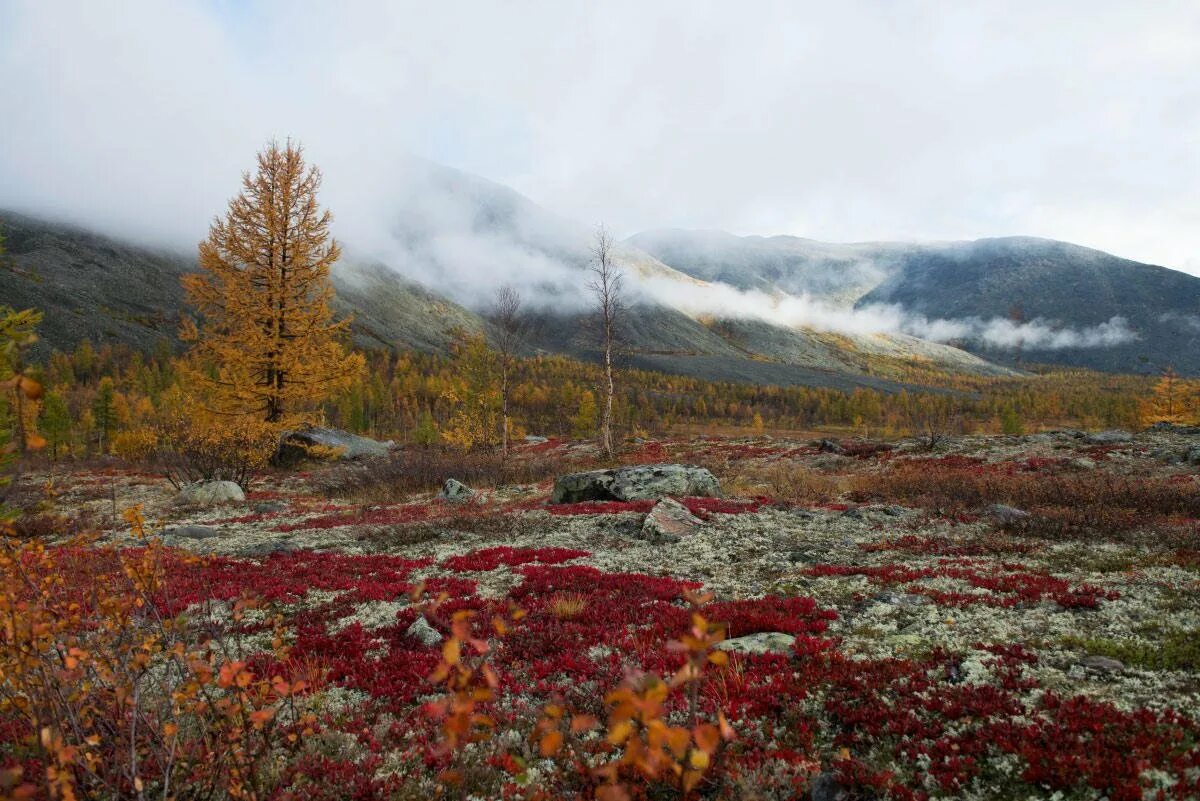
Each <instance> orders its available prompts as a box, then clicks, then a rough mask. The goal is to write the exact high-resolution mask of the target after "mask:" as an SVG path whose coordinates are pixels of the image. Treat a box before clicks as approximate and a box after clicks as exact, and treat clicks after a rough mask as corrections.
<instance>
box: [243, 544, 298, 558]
mask: <svg viewBox="0 0 1200 801" xmlns="http://www.w3.org/2000/svg"><path fill="white" fill-rule="evenodd" d="M298 550H300V546H298V545H296V544H295V543H292V542H288V541H287V540H270V541H268V542H260V543H258V544H257V545H252V546H250V547H249V548H245V549H243V550H242V552H241V553H242V555H243V556H253V557H256V558H261V557H264V556H271V555H273V554H277V553H292V552H293V551H298Z"/></svg>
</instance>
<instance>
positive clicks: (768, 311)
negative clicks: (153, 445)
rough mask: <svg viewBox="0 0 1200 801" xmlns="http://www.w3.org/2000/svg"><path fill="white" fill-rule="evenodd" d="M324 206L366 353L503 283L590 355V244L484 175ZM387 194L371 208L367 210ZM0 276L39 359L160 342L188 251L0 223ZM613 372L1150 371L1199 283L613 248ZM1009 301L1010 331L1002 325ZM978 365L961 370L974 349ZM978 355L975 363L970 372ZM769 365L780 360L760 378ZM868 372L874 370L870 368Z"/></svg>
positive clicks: (1126, 273) (1076, 268) (892, 374)
mask: <svg viewBox="0 0 1200 801" xmlns="http://www.w3.org/2000/svg"><path fill="white" fill-rule="evenodd" d="M397 164H399V165H401V166H400V167H398V168H396V169H395V171H393V172H390V173H387V174H381V175H377V176H376V177H375V179H374V180H375V185H374V186H373V187H372V189H371V191H370V192H369V193H368V196H367V197H369V198H370V199H371V202H370V203H368V202H367V201H366V199H365V198H357V199H348V200H347V201H346V203H345V205H344V207H339V208H335V209H334V211H335V233H336V234H337V235H338V236H339V237H340V238H341V239H342V240H343V244H344V249H345V251H344V252H345V255H344V257H343V259H342V261H341V263H340V264H339V265H338V267H337V268H336V270H335V273H334V279H335V284H336V286H337V290H338V295H339V308H340V310H341V311H342V312H343V313H353V315H354V316H355V327H354V332H355V337H356V340H357V341H358V342H359V343H360V344H363V345H367V346H371V347H388V348H396V347H399V348H409V347H411V348H418V349H423V350H439V349H444V348H445V347H446V346H447V344H448V343H449V342H450V341H451V340H452V338H453V337H454V336H455V335H456V333H457V332H459V331H464V330H483V329H484V328H485V323H484V322H483V320H482V318H481V314H482V313H483V312H485V311H486V309H487V307H488V304H489V303H490V301H491V299H492V298H493V297H494V295H495V292H496V290H497V289H498V288H499V287H500V286H503V285H509V286H514V287H515V288H517V289H518V290H519V291H520V292H521V294H522V296H523V298H524V303H525V308H526V309H527V311H528V312H529V313H530V314H531V315H532V316H534V317H535V318H536V319H537V321H538V325H537V326H536V327H535V331H534V334H533V336H532V338H531V343H530V344H531V347H532V348H535V349H537V350H541V351H544V352H553V353H568V354H571V355H575V356H579V357H582V358H592V357H594V355H595V353H594V350H595V345H594V338H592V337H589V336H588V335H587V318H588V313H589V308H590V302H591V301H590V297H589V294H588V290H587V283H588V280H589V278H588V272H587V268H588V265H589V264H590V260H591V257H592V254H591V248H592V246H593V243H594V236H595V229H593V228H592V227H591V226H588V225H585V224H582V223H579V222H576V221H572V220H569V219H566V218H564V217H561V216H559V215H557V214H555V213H554V212H552V211H550V210H547V209H545V208H543V207H541V206H539V205H538V204H536V203H535V202H533V201H532V200H530V199H528V198H526V197H525V196H523V195H521V194H520V193H518V192H516V191H514V190H512V189H510V188H508V187H506V186H503V185H501V184H498V183H495V182H493V181H489V180H487V179H484V178H481V177H479V176H475V175H471V174H469V173H465V172H462V171H459V170H454V169H450V168H447V167H442V166H441V165H437V164H434V163H432V162H427V161H423V160H419V159H409V160H402V161H399V162H397ZM385 188H386V189H387V192H388V194H387V199H386V201H384V200H378V198H380V197H382V196H383V193H384V189H385ZM0 221H2V222H3V225H4V229H5V231H6V234H7V237H8V240H9V250H10V252H11V257H12V266H13V268H14V269H11V270H8V271H4V272H0V290H2V291H3V296H4V297H5V299H6V301H7V302H9V303H13V304H16V305H21V306H34V307H38V308H42V309H44V310H45V311H46V312H47V322H46V324H45V325H44V327H43V331H44V339H45V346H44V347H50V346H54V347H70V346H72V345H74V344H75V343H76V342H78V341H79V340H80V339H81V338H83V337H85V336H87V337H91V338H93V339H95V340H100V341H120V342H126V343H129V344H132V345H134V346H136V347H139V348H148V347H151V346H152V345H153V343H155V342H157V341H159V340H162V339H164V338H166V339H172V338H173V336H174V333H175V328H176V327H177V325H178V320H179V316H180V314H181V309H182V304H183V298H182V292H181V290H180V288H179V285H178V276H179V275H180V274H181V273H183V272H186V271H188V270H190V269H193V268H194V264H195V257H194V253H193V251H192V250H191V249H190V248H189V249H184V248H182V247H179V248H170V247H162V246H158V247H149V246H142V245H138V244H136V243H133V242H130V241H129V240H127V239H125V238H123V237H120V236H112V235H107V234H106V233H105V232H102V231H97V230H91V229H89V228H88V227H86V226H77V225H65V224H61V223H54V222H49V221H47V220H45V219H39V218H35V217H31V216H29V215H22V214H16V213H0ZM616 256H617V259H618V261H619V262H620V264H621V266H622V269H623V272H624V273H625V283H624V290H625V299H626V302H627V305H628V306H629V312H628V314H627V315H626V320H625V325H624V338H625V342H624V345H623V348H624V351H625V358H626V362H627V363H628V364H631V365H635V366H642V367H647V368H651V369H662V370H666V371H669V372H677V373H684V374H696V375H703V376H704V377H708V378H718V379H719V378H730V379H734V380H750V381H758V382H762V383H832V382H834V378H833V377H838V378H837V381H839V382H840V381H844V380H846V378H847V377H849V378H850V380H851V384H850V385H854V382H856V381H857V382H865V383H871V382H875V381H879V380H883V381H885V382H886V381H888V380H898V378H899V376H900V375H901V374H902V373H903V371H904V368H903V366H904V365H906V364H908V365H924V366H929V367H933V368H935V369H942V370H948V371H964V372H973V373H1002V372H1004V368H1002V367H997V366H996V365H995V364H993V362H1011V361H1013V360H1014V359H1015V357H1016V355H1017V350H1018V347H1019V348H1020V349H1021V351H1022V356H1023V357H1024V358H1025V359H1026V360H1031V361H1032V360H1036V361H1038V362H1047V363H1061V364H1076V365H1086V366H1092V367H1099V368H1101V369H1110V370H1149V369H1153V368H1155V367H1157V366H1160V365H1161V364H1162V363H1164V362H1165V361H1166V360H1170V361H1171V362H1172V363H1174V364H1175V366H1176V367H1177V368H1178V369H1180V370H1182V371H1186V372H1192V371H1196V370H1200V357H1197V356H1195V355H1194V353H1193V352H1194V348H1193V347H1192V346H1193V345H1194V344H1195V343H1196V338H1197V336H1198V335H1200V321H1197V320H1196V318H1194V317H1192V316H1189V315H1190V314H1191V313H1192V312H1191V311H1190V310H1194V309H1196V308H1200V304H1198V301H1200V279H1197V278H1193V277H1191V276H1188V275H1184V274H1182V273H1177V272H1174V271H1171V270H1166V269H1164V268H1157V267H1150V266H1148V265H1141V264H1138V263H1136V262H1131V261H1128V260H1124V259H1117V258H1116V257H1113V256H1109V255H1107V254H1104V253H1100V252H1099V251H1094V250H1089V249H1087V248H1082V247H1077V246H1073V245H1068V244H1066V243H1060V242H1054V241H1050V240H1036V239H1001V240H981V241H979V242H974V243H962V242H957V243H928V244H920V243H894V242H882V243H857V244H845V245H843V244H832V243H823V242H817V241H814V240H809V239H802V238H798V237H790V236H777V237H737V236H733V235H730V234H725V233H722V232H717V231H702V232H688V231H652V232H647V233H643V234H639V235H636V236H634V237H631V238H630V239H628V240H626V241H624V242H621V243H618V245H617V247H616ZM1015 305H1020V306H1021V307H1022V308H1023V310H1024V312H1023V314H1024V316H1023V319H1021V320H1017V321H1012V320H1010V319H1009V314H1010V311H1011V310H1012V308H1013V307H1014V306H1015ZM972 354H974V355H972ZM980 357H982V358H980ZM764 365H774V367H771V368H768V367H765V366H764ZM880 365H886V367H883V368H881V366H880Z"/></svg>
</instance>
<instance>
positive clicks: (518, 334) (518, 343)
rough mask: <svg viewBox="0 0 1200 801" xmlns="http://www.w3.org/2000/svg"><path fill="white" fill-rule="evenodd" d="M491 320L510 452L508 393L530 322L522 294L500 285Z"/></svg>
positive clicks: (504, 449) (503, 439)
mask: <svg viewBox="0 0 1200 801" xmlns="http://www.w3.org/2000/svg"><path fill="white" fill-rule="evenodd" d="M488 320H489V321H490V322H491V324H492V328H493V333H492V339H493V341H494V343H495V346H496V357H497V362H498V363H499V364H498V367H499V368H500V452H501V453H503V454H504V455H505V456H507V455H508V435H509V430H510V428H511V425H510V423H509V417H508V397H509V390H510V388H511V384H512V373H513V368H514V367H515V366H516V360H517V358H518V357H519V355H520V352H521V348H522V347H523V346H524V344H525V337H526V335H527V334H528V331H529V329H528V324H527V323H526V320H525V317H524V315H522V314H521V294H520V293H519V292H517V290H515V289H513V288H512V287H511V286H503V287H500V289H499V290H497V291H496V299H495V301H494V302H493V304H492V308H491V312H490V313H489V315H488Z"/></svg>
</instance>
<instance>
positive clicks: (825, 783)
mask: <svg viewBox="0 0 1200 801" xmlns="http://www.w3.org/2000/svg"><path fill="white" fill-rule="evenodd" d="M808 797H809V799H810V801H849V799H850V791H849V790H847V789H846V788H845V787H843V786H842V785H841V784H839V783H838V780H837V775H836V774H834V773H833V772H831V771H825V772H824V773H818V774H817V775H816V776H815V777H813V780H812V781H811V782H809V785H808Z"/></svg>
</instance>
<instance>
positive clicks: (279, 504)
mask: <svg viewBox="0 0 1200 801" xmlns="http://www.w3.org/2000/svg"><path fill="white" fill-rule="evenodd" d="M250 508H251V509H252V510H253V511H254V512H256V513H257V514H260V515H268V514H272V513H274V512H282V511H284V510H285V509H287V508H288V505H287V504H286V503H284V502H283V501H260V502H259V503H256V504H254V505H253V506H251V507H250Z"/></svg>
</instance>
